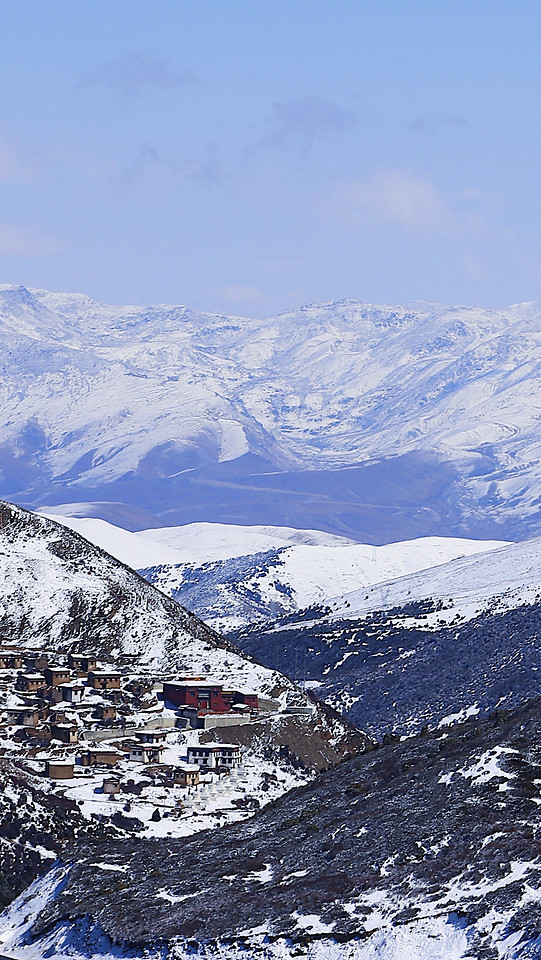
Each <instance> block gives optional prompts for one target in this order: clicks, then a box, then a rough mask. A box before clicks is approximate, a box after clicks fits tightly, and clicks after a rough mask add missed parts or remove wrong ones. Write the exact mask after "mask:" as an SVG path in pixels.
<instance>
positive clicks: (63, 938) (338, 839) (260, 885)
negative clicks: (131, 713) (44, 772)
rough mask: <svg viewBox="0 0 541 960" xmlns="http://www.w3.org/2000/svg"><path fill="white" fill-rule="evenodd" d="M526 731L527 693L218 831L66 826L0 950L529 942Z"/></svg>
mask: <svg viewBox="0 0 541 960" xmlns="http://www.w3.org/2000/svg"><path fill="white" fill-rule="evenodd" d="M540 744H541V700H540V699H539V698H537V699H535V700H532V701H530V702H529V703H527V704H525V705H523V706H521V707H520V708H518V709H516V710H514V711H496V712H495V713H494V714H492V715H491V716H489V717H487V718H485V719H483V720H479V719H470V720H468V721H467V722H464V723H462V724H458V725H455V726H453V727H445V728H442V729H440V730H438V731H432V732H426V733H424V734H422V735H418V736H416V737H412V738H408V739H406V740H402V741H399V740H395V741H394V742H393V741H392V740H388V741H387V742H385V743H384V744H383V745H381V746H379V747H378V748H377V749H375V750H373V751H372V752H370V753H366V754H364V755H361V756H358V757H356V758H354V759H352V760H350V761H348V762H346V763H344V764H342V765H340V766H338V767H334V768H333V769H331V770H329V771H327V772H326V773H324V774H322V775H320V777H319V778H318V779H317V780H316V781H315V782H314V783H312V784H310V785H309V786H306V787H303V788H300V789H298V790H296V791H294V792H292V793H290V794H288V795H287V796H284V797H283V798H281V799H280V800H278V801H277V802H275V803H274V804H272V805H271V806H270V807H269V808H268V809H266V810H265V811H263V812H261V813H260V814H259V815H257V816H256V817H255V818H254V819H252V820H251V821H247V822H246V823H244V824H240V825H236V826H232V827H227V828H224V829H223V830H221V831H219V832H217V833H216V832H212V833H207V834H203V835H200V836H196V837H192V838H191V839H189V840H186V841H184V842H178V841H174V842H166V843H162V844H159V845H157V844H156V843H155V842H148V841H140V842H133V841H128V842H124V841H120V842H117V841H114V840H113V841H107V842H106V843H104V842H102V841H100V840H99V839H98V840H97V841H92V842H87V841H84V842H81V843H80V844H78V845H77V847H76V849H74V850H73V852H72V854H71V855H70V856H69V857H68V858H67V860H65V861H64V865H63V866H60V867H58V868H57V872H56V873H55V872H53V874H52V875H51V878H50V880H49V882H48V886H47V887H46V895H45V897H42V898H41V899H40V898H39V897H36V896H35V894H34V892H33V891H29V893H28V895H27V898H26V899H24V900H21V902H20V903H18V904H16V905H14V907H13V908H12V912H11V913H10V914H7V915H6V918H5V920H4V929H5V930H6V931H9V932H8V933H6V934H5V935H4V939H3V949H5V950H6V952H7V953H8V954H9V952H10V949H11V948H13V949H15V948H16V947H19V946H20V945H21V944H26V945H27V949H28V950H29V955H31V956H44V955H45V954H46V953H47V951H50V952H51V953H53V954H54V953H55V951H58V952H59V953H60V954H61V955H64V954H63V953H62V949H61V948H62V947H65V946H66V945H69V949H66V955H68V954H69V955H70V956H71V955H73V956H77V957H79V956H87V955H88V953H87V949H88V947H89V944H92V943H94V945H95V944H96V943H97V940H98V937H101V941H100V943H101V950H102V952H104V953H105V954H106V955H107V956H109V952H111V953H114V955H115V956H117V955H125V956H138V957H139V956H142V955H143V953H145V956H147V955H148V954H147V953H146V951H147V950H148V951H150V955H151V956H158V955H160V956H164V955H165V956H171V957H188V956H219V957H222V958H229V957H237V956H240V955H243V956H247V957H265V958H272V957H286V956H287V957H290V956H302V955H307V956H313V957H337V958H342V957H343V958H346V957H348V958H352V957H354V958H357V957H358V958H368V957H376V956H393V957H399V956H400V957H404V958H405V957H410V956H411V957H413V956H420V957H421V956H422V957H425V956H426V957H446V958H459V957H469V958H478V960H481V958H483V960H487V958H494V960H496V958H497V957H506V958H511V957H513V958H515V957H516V958H518V957H520V958H526V957H529V958H533V957H536V956H538V953H537V952H536V949H537V946H536V945H538V944H539V942H541V940H540V937H541V926H540V919H539V918H540V915H541V912H540V908H541V873H540V868H539V862H538V861H539V858H540V856H541V830H540V827H541V822H540V816H541V814H540V813H539V810H540V805H541V794H540V788H541V747H540ZM34 897H35V899H33V898H34ZM23 915H25V916H23ZM82 918H85V919H84V923H82ZM433 941H436V942H434V945H433V947H432V948H431V947H430V945H431V943H432V942H433ZM0 943H2V940H1V939H0ZM243 950H244V953H243ZM438 950H439V951H440V952H438Z"/></svg>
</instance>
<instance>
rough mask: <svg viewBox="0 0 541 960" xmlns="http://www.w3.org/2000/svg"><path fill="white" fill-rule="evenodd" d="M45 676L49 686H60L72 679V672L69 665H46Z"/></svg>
mask: <svg viewBox="0 0 541 960" xmlns="http://www.w3.org/2000/svg"><path fill="white" fill-rule="evenodd" d="M43 676H44V677H45V682H46V684H47V686H48V687H59V686H60V685H61V684H63V683H69V682H70V680H71V673H70V671H69V669H68V668H67V667H44V669H43Z"/></svg>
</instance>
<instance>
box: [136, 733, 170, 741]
mask: <svg viewBox="0 0 541 960" xmlns="http://www.w3.org/2000/svg"><path fill="white" fill-rule="evenodd" d="M166 737H167V731H166V730H142V731H141V733H138V734H137V739H138V740H139V741H140V742H141V743H154V744H155V743H165V739H166Z"/></svg>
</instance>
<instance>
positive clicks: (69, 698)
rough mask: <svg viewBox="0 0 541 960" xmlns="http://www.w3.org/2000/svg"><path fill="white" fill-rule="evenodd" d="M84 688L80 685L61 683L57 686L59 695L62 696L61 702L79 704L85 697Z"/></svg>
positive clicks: (75, 682)
mask: <svg viewBox="0 0 541 960" xmlns="http://www.w3.org/2000/svg"><path fill="white" fill-rule="evenodd" d="M85 689H86V688H85V686H84V684H82V683H77V681H74V682H73V683H62V684H60V686H59V690H60V693H61V694H62V700H64V701H65V702H66V703H81V700H82V699H83V697H84V695H85Z"/></svg>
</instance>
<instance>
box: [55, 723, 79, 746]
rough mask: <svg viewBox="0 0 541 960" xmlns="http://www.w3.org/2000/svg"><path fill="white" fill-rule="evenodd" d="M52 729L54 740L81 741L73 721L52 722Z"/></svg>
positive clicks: (63, 741) (65, 741)
mask: <svg viewBox="0 0 541 960" xmlns="http://www.w3.org/2000/svg"><path fill="white" fill-rule="evenodd" d="M50 730H51V737H52V738H53V740H60V741H61V742H62V743H78V742H79V735H78V732H77V727H74V726H73V725H72V724H71V723H51V726H50Z"/></svg>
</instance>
